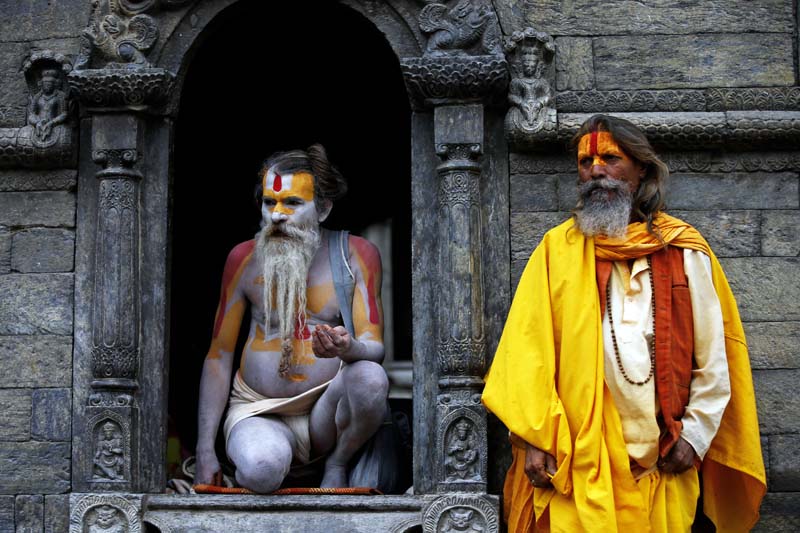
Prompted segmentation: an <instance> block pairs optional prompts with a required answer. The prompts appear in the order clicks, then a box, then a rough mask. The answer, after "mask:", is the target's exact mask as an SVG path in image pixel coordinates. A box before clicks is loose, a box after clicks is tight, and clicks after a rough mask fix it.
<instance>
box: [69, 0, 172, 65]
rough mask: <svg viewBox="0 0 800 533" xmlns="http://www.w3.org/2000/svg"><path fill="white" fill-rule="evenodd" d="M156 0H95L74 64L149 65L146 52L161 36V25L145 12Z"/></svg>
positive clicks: (93, 0)
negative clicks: (159, 35)
mask: <svg viewBox="0 0 800 533" xmlns="http://www.w3.org/2000/svg"><path fill="white" fill-rule="evenodd" d="M153 4H155V2H154V1H153V0H150V1H141V2H136V1H135V0H132V1H127V0H92V12H91V15H90V16H89V25H88V26H87V27H86V29H84V30H83V35H82V36H81V52H80V55H79V56H78V59H77V60H76V61H75V68H76V69H78V70H83V69H86V68H110V69H114V68H126V67H127V68H141V67H149V66H150V64H149V63H148V62H147V59H146V58H145V52H147V51H149V50H150V48H152V47H153V45H154V44H155V42H156V40H157V39H158V25H157V24H156V21H155V20H154V19H153V17H151V16H149V15H144V14H142V13H143V12H144V11H146V10H148V9H150V8H151V7H152V6H153Z"/></svg>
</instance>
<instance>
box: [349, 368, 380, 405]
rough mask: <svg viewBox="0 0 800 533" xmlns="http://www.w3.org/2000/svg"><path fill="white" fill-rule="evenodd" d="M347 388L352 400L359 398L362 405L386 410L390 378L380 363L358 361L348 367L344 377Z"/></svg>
mask: <svg viewBox="0 0 800 533" xmlns="http://www.w3.org/2000/svg"><path fill="white" fill-rule="evenodd" d="M344 377H345V379H344V381H345V388H346V389H347V394H348V396H349V397H350V398H357V399H358V400H359V402H358V403H359V404H361V405H377V406H379V407H380V409H381V411H382V410H383V409H384V405H385V403H384V402H385V401H386V397H387V396H388V394H389V378H388V377H387V376H386V371H385V370H384V369H383V367H382V366H381V365H379V364H378V363H373V362H372V361H357V362H355V363H352V364H350V365H349V366H348V369H347V374H346V375H345V376H344Z"/></svg>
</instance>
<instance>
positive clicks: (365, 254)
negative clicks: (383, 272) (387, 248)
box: [348, 234, 381, 268]
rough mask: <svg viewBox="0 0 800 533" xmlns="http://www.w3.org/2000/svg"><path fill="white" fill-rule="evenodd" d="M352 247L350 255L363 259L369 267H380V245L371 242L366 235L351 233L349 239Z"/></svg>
mask: <svg viewBox="0 0 800 533" xmlns="http://www.w3.org/2000/svg"><path fill="white" fill-rule="evenodd" d="M348 245H349V248H350V257H351V258H353V259H358V260H360V261H362V262H363V263H364V264H365V265H367V266H368V267H371V268H374V267H377V268H380V265H381V254H380V252H379V251H378V247H377V246H375V245H374V244H372V243H371V242H369V241H368V240H367V239H365V238H364V237H359V236H358V235H352V234H351V235H350V236H349V239H348Z"/></svg>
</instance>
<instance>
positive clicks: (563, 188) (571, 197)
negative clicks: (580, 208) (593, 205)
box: [558, 164, 578, 211]
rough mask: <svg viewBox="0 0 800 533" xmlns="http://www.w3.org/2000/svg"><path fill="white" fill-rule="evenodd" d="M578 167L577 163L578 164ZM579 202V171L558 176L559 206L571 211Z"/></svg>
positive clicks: (563, 209) (561, 208) (562, 209)
mask: <svg viewBox="0 0 800 533" xmlns="http://www.w3.org/2000/svg"><path fill="white" fill-rule="evenodd" d="M576 168H577V164H576ZM577 202H578V172H577V170H576V172H575V173H574V174H560V175H559V176H558V208H559V209H560V210H561V211H571V210H572V209H574V208H575V204H576V203H577Z"/></svg>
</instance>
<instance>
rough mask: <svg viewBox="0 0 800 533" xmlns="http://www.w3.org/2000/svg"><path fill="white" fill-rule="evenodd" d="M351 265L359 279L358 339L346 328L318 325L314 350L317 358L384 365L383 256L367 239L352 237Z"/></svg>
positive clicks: (356, 298)
mask: <svg viewBox="0 0 800 533" xmlns="http://www.w3.org/2000/svg"><path fill="white" fill-rule="evenodd" d="M349 242H350V266H351V268H352V270H353V275H354V276H355V288H354V291H353V329H354V330H355V337H356V338H355V339H351V338H350V334H349V333H347V330H346V329H345V328H344V327H342V326H337V327H335V328H331V327H329V326H325V325H322V326H317V328H316V329H315V330H314V334H313V335H312V347H313V349H314V354H315V355H317V357H337V356H338V357H340V358H341V359H342V361H344V362H345V363H352V362H354V361H360V360H365V361H373V362H375V363H381V362H383V356H384V347H383V307H382V304H381V278H382V273H383V271H382V268H381V256H380V253H379V252H378V249H377V248H376V247H375V245H373V244H372V243H370V242H369V241H368V240H366V239H362V238H361V237H356V236H351V237H350V241H349Z"/></svg>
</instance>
